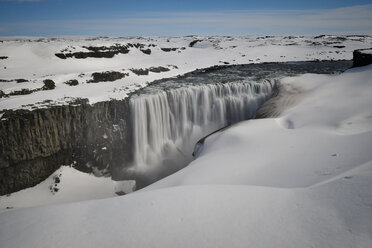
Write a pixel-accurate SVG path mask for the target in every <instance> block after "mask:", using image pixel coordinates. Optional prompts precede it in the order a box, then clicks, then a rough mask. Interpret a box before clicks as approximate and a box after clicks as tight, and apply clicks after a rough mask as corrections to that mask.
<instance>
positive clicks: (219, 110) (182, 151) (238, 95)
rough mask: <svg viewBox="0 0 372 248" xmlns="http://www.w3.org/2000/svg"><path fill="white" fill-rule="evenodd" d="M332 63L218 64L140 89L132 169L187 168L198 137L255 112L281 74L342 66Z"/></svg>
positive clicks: (133, 104)
mask: <svg viewBox="0 0 372 248" xmlns="http://www.w3.org/2000/svg"><path fill="white" fill-rule="evenodd" d="M340 63H341V62H340ZM332 66H333V64H332V63H331V62H328V63H327V62H320V64H318V63H315V62H298V63H267V64H257V65H245V66H227V67H223V68H221V67H216V68H209V69H207V70H199V71H196V72H193V73H189V74H188V75H185V76H182V77H180V78H174V79H165V80H160V81H158V82H156V83H154V84H152V85H150V86H148V87H146V88H144V89H141V90H139V91H138V92H136V93H135V94H133V95H132V96H131V98H130V101H129V105H130V112H131V121H132V129H133V149H134V150H133V151H134V157H133V164H134V167H132V169H134V171H136V172H137V173H140V174H141V175H142V176H141V177H144V178H147V180H149V181H154V180H157V179H159V178H161V177H164V176H166V175H169V174H171V173H172V172H174V171H177V170H179V169H181V168H183V167H184V166H186V165H187V164H188V163H190V162H191V161H192V159H193V156H192V154H193V151H194V146H195V144H196V143H197V142H198V140H200V139H201V138H203V137H205V136H206V135H208V134H210V133H212V132H214V131H216V130H219V129H221V128H223V127H226V126H229V125H231V124H234V123H237V122H239V121H243V120H247V119H250V118H252V117H254V115H255V113H256V111H257V110H258V108H259V107H260V106H261V105H262V104H263V103H264V102H265V101H266V100H268V99H269V98H271V97H272V96H273V95H275V94H276V90H277V87H276V80H277V79H278V78H280V77H284V76H293V75H296V74H300V73H305V72H315V73H324V72H327V73H330V72H335V71H337V70H335V69H336V67H334V68H332ZM145 180H146V179H145ZM145 184H147V182H146V183H145Z"/></svg>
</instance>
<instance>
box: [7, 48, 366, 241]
mask: <svg viewBox="0 0 372 248" xmlns="http://www.w3.org/2000/svg"><path fill="white" fill-rule="evenodd" d="M255 43H256V42H255ZM203 45H204V44H203ZM280 82H281V84H282V87H283V88H285V89H292V91H290V90H288V91H287V92H292V93H293V92H295V93H293V95H291V96H290V99H289V98H288V97H287V98H286V97H285V96H280V97H282V98H279V99H278V100H277V103H278V104H280V103H281V102H283V101H288V104H283V105H280V106H278V108H279V110H278V113H280V114H279V116H277V117H273V118H267V119H258V120H249V121H245V122H241V123H239V124H236V125H234V126H232V127H230V128H227V129H225V130H224V131H222V132H218V133H215V134H213V135H211V136H209V137H208V138H207V139H206V140H205V143H204V146H203V147H202V150H201V153H200V155H199V157H198V158H197V159H196V160H194V161H193V162H192V163H191V164H190V165H189V166H188V167H186V168H184V169H182V170H180V171H178V172H177V173H175V174H173V175H171V176H169V177H167V178H164V179H163V180H161V181H158V182H157V183H155V184H153V185H150V186H149V187H146V188H144V189H142V190H139V191H137V192H134V193H132V194H128V195H126V196H120V197H115V198H108V199H102V200H91V201H86V202H77V203H70V204H61V205H50V206H42V207H33V208H23V209H13V210H5V211H3V212H0V223H1V225H0V244H1V245H2V246H3V247H7V248H13V247H26V246H27V247H38V248H40V247H50V246H53V247H123V246H125V247H162V248H164V247H247V246H249V247H257V248H260V247H264V248H270V247H288V248H291V247H296V248H297V247H325V248H326V247H338V248H339V247H341V248H342V247H345V248H346V247H370V245H371V243H372V236H371V233H372V191H371V188H372V154H371V147H372V100H371V99H372V90H371V87H372V65H370V66H366V67H362V68H354V69H350V70H348V71H347V72H345V73H343V74H340V75H313V74H306V75H301V76H297V77H291V78H283V79H281V81H280ZM283 97H284V98H283ZM283 99H284V100H283ZM274 104H275V102H274ZM65 169H66V172H68V171H69V172H72V173H74V174H75V175H77V174H79V173H77V172H76V171H72V170H71V168H69V169H68V168H65ZM80 176H82V175H80ZM87 177H89V175H87ZM99 179H102V180H104V178H99ZM84 180H85V179H84ZM92 180H93V179H92ZM94 180H97V179H94ZM63 181H64V174H63V175H62V178H61V183H63ZM104 184H105V183H104ZM91 186H93V185H91ZM94 187H95V186H94ZM61 188H62V187H61ZM71 188H74V189H75V190H76V189H77V188H79V187H74V186H73V185H71ZM97 190H98V189H97ZM61 193H62V192H61ZM58 194H59V192H58V193H56V195H58ZM1 200H2V199H1Z"/></svg>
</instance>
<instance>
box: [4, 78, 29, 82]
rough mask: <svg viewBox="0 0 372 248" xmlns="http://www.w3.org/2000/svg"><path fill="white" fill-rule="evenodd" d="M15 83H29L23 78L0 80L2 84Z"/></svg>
mask: <svg viewBox="0 0 372 248" xmlns="http://www.w3.org/2000/svg"><path fill="white" fill-rule="evenodd" d="M13 81H16V82H17V83H25V82H29V81H28V80H27V79H23V78H19V79H0V82H2V83H9V82H13Z"/></svg>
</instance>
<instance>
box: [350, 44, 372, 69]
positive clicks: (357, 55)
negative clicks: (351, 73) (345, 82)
mask: <svg viewBox="0 0 372 248" xmlns="http://www.w3.org/2000/svg"><path fill="white" fill-rule="evenodd" d="M365 50H370V51H372V48H367V49H360V50H355V51H354V52H353V67H359V66H365V65H369V64H372V52H370V53H366V52H364V51H365Z"/></svg>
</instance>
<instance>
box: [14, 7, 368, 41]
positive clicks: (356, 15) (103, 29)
mask: <svg viewBox="0 0 372 248" xmlns="http://www.w3.org/2000/svg"><path fill="white" fill-rule="evenodd" d="M9 25H10V26H12V28H11V29H10V28H8V30H24V32H26V33H22V32H20V33H17V34H16V35H70V34H71V35H73V34H76V35H187V34H203V35H245V34H274V35H281V34H283V35H286V34H304V35H305V34H321V33H327V34H340V33H345V34H350V33H359V34H360V33H364V34H372V5H363V6H352V7H346V8H338V9H330V10H271V11H270V10H245V11H228V12H181V13H180V12H164V13H160V12H156V13H148V12H147V13H137V14H135V15H134V14H132V15H126V16H125V17H122V18H121V17H116V18H112V19H99V20H61V21H47V22H44V21H43V22H29V23H10V24H9Z"/></svg>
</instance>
